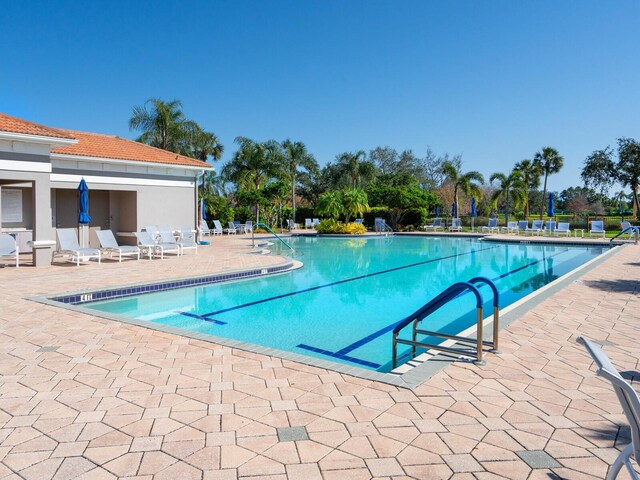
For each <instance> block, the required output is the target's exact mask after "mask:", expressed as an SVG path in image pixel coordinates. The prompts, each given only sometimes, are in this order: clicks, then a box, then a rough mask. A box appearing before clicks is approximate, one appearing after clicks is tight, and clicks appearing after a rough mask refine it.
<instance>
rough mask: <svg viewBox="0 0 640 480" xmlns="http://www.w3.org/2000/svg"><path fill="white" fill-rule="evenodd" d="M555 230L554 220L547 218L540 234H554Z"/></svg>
mask: <svg viewBox="0 0 640 480" xmlns="http://www.w3.org/2000/svg"><path fill="white" fill-rule="evenodd" d="M555 231H556V222H555V221H553V220H549V221H548V222H547V223H546V225H545V226H544V229H543V230H542V235H549V236H551V235H555Z"/></svg>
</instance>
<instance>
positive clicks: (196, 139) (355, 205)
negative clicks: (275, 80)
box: [129, 98, 640, 228]
mask: <svg viewBox="0 0 640 480" xmlns="http://www.w3.org/2000/svg"><path fill="white" fill-rule="evenodd" d="M129 126H130V129H132V130H138V131H140V132H141V135H140V137H139V138H138V141H140V142H143V143H146V144H148V145H153V146H156V147H158V148H163V149H166V150H170V151H173V152H176V153H180V154H183V155H187V156H190V157H193V158H197V159H200V160H204V161H217V160H219V159H220V158H221V156H222V153H223V151H224V148H223V146H222V145H221V144H220V142H219V140H218V138H217V137H216V136H215V134H213V133H211V132H207V131H205V130H203V129H202V128H201V127H200V126H199V125H198V124H197V123H196V122H194V121H192V120H189V119H187V118H186V116H185V115H184V113H183V112H182V104H181V103H180V102H179V101H178V100H171V101H168V102H163V101H162V100H159V99H155V98H153V99H150V100H148V101H147V102H146V103H145V104H144V105H142V106H137V107H134V109H133V112H132V116H131V119H130V121H129ZM235 144H236V148H235V152H234V153H233V156H232V158H231V160H230V161H229V162H228V163H227V164H226V165H224V166H223V168H222V169H221V171H220V173H219V174H218V175H216V174H207V175H206V176H205V178H203V180H202V184H201V186H200V193H201V196H202V198H204V199H205V202H206V206H207V214H208V215H212V216H214V217H216V218H220V219H221V220H222V221H226V220H231V219H234V218H235V219H240V220H244V219H253V220H255V221H264V222H265V223H268V224H270V225H272V226H282V223H283V221H284V220H285V219H289V218H293V219H297V220H298V221H299V220H300V218H299V215H298V211H299V212H301V213H303V214H304V216H306V217H309V216H312V215H315V216H322V217H325V218H334V219H343V220H345V221H347V222H348V221H350V220H351V219H353V218H356V217H362V216H363V215H365V213H366V212H369V211H373V212H375V213H376V214H379V215H380V216H383V217H384V218H386V219H387V220H388V221H389V222H390V223H391V224H392V226H393V227H394V228H398V227H401V226H405V227H406V226H407V225H415V226H418V225H421V224H423V223H424V222H426V220H427V217H429V216H433V215H434V214H435V213H436V212H437V213H439V214H440V215H445V214H446V215H454V216H461V215H467V214H468V212H469V209H470V203H471V198H475V199H476V201H477V205H478V214H479V215H482V216H490V215H496V214H497V213H498V212H500V213H504V214H505V216H506V217H507V218H506V220H507V221H508V217H509V215H510V214H513V213H515V212H517V213H518V214H519V215H520V214H521V215H524V217H525V218H527V217H529V215H530V214H531V213H532V211H534V210H535V211H536V215H539V216H540V218H543V217H544V215H545V213H546V203H547V202H548V193H549V192H548V191H547V186H548V178H549V177H550V176H551V175H554V174H557V173H559V172H560V171H561V169H562V167H563V164H564V158H563V157H562V156H561V155H560V153H559V152H558V151H557V150H556V149H554V148H552V147H543V148H541V149H540V150H539V151H538V152H536V153H535V154H534V155H532V157H531V158H530V159H524V160H521V161H519V162H516V163H515V164H514V166H513V168H512V169H511V171H509V172H506V173H503V172H495V173H493V174H492V175H491V176H490V177H489V181H488V182H486V181H485V178H484V177H483V175H482V174H481V173H480V172H478V171H475V170H471V171H464V169H463V162H462V157H461V156H460V155H450V154H448V153H444V154H441V155H437V154H436V153H435V152H433V151H432V150H431V149H430V148H427V149H426V151H425V154H424V155H417V154H415V153H414V152H413V151H412V150H403V151H397V150H395V149H394V148H391V147H389V146H379V147H376V148H374V149H372V150H370V151H369V152H365V151H364V150H359V151H355V152H343V153H340V154H338V155H336V157H335V159H334V160H333V161H330V162H328V163H327V164H326V165H325V166H323V167H320V166H319V164H318V162H317V160H316V158H315V157H314V155H313V154H312V153H310V152H309V151H308V149H307V147H306V146H305V144H304V143H303V142H301V141H297V140H291V139H285V140H282V141H276V140H268V141H263V142H260V141H255V140H252V139H250V138H247V137H242V136H240V137H237V138H236V139H235ZM617 153H618V158H617V160H615V159H614V152H613V150H612V149H611V148H609V147H607V148H605V149H603V150H597V151H595V152H593V153H592V154H591V155H590V156H589V157H588V158H587V159H586V160H585V165H584V168H583V171H582V178H583V180H584V182H585V186H584V187H571V188H569V189H566V190H564V191H562V192H560V193H556V194H555V198H556V200H557V203H556V205H557V208H559V209H561V210H566V211H569V212H570V213H585V212H588V211H590V210H594V211H593V212H592V213H604V211H605V210H608V211H609V212H616V211H619V210H624V209H626V208H627V206H628V203H627V200H629V199H631V204H632V209H633V216H634V218H636V215H637V211H638V196H637V194H638V184H639V181H638V179H639V178H640V146H639V144H638V142H636V141H635V140H633V139H628V138H621V139H619V140H618V152H617ZM616 182H619V183H621V184H622V185H624V186H625V187H630V189H631V191H632V194H631V195H630V196H627V195H626V194H625V193H624V192H618V193H616V194H615V195H614V197H609V196H608V190H609V189H610V188H611V186H612V185H613V184H614V183H616ZM541 185H542V190H540V186H541ZM596 210H597V211H596Z"/></svg>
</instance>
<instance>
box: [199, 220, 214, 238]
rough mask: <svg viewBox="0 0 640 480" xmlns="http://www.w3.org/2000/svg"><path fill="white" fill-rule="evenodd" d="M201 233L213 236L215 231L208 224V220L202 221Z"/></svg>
mask: <svg viewBox="0 0 640 480" xmlns="http://www.w3.org/2000/svg"><path fill="white" fill-rule="evenodd" d="M200 234H201V235H202V236H203V237H204V236H205V235H208V236H211V235H214V232H212V231H211V229H210V228H209V225H207V221H206V220H202V222H201V223H200Z"/></svg>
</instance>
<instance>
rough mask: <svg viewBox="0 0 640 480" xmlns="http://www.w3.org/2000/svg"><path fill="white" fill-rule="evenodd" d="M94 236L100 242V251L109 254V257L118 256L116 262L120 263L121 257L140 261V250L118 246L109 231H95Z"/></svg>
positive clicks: (127, 246) (128, 246)
mask: <svg viewBox="0 0 640 480" xmlns="http://www.w3.org/2000/svg"><path fill="white" fill-rule="evenodd" d="M96 236H97V237H98V241H99V242H100V250H104V251H106V252H109V253H110V254H111V255H113V254H114V253H117V254H118V262H122V256H123V255H124V256H135V257H136V258H137V259H138V260H140V248H139V247H134V246H132V245H118V241H117V240H116V237H115V236H114V235H113V232H112V231H111V230H96Z"/></svg>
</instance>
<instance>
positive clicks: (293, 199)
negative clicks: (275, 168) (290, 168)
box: [291, 174, 296, 223]
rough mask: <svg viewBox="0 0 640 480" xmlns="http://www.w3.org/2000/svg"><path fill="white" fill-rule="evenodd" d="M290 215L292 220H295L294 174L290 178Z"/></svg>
mask: <svg viewBox="0 0 640 480" xmlns="http://www.w3.org/2000/svg"><path fill="white" fill-rule="evenodd" d="M291 216H292V217H293V218H292V220H293V221H294V223H295V221H296V176H295V174H294V175H293V178H292V180H291Z"/></svg>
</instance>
